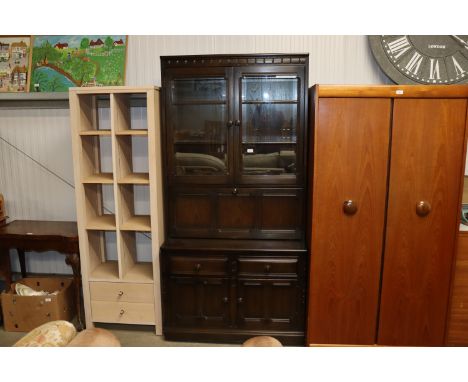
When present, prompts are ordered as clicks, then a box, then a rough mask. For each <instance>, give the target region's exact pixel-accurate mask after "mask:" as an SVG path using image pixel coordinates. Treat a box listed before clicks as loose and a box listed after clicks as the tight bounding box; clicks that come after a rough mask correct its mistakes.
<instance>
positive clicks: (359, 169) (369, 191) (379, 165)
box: [307, 98, 391, 344]
mask: <svg viewBox="0 0 468 382" xmlns="http://www.w3.org/2000/svg"><path fill="white" fill-rule="evenodd" d="M318 102H319V104H318V115H316V117H315V118H316V122H315V132H314V144H315V148H314V150H315V153H314V162H315V165H314V182H313V209H312V224H311V227H312V232H311V236H310V242H309V248H310V250H311V258H310V279H309V280H310V281H309V288H310V289H309V307H308V325H307V341H308V344H374V343H375V340H376V330H377V328H376V323H377V312H378V299H379V283H380V270H381V257H382V242H383V236H384V221H385V201H386V194H387V192H386V188H387V167H388V151H389V135H390V123H391V122H390V119H391V118H390V117H391V100H390V99H384V98H381V99H369V98H321V99H319V101H318Z"/></svg>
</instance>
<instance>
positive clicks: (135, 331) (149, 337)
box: [0, 324, 234, 347]
mask: <svg viewBox="0 0 468 382" xmlns="http://www.w3.org/2000/svg"><path fill="white" fill-rule="evenodd" d="M99 327H101V328H104V329H108V330H110V331H111V332H112V333H114V334H115V335H116V336H117V338H118V339H119V340H120V343H121V344H122V346H124V347H142V346H156V347H163V346H170V347H181V346H186V347H193V346H198V347H203V346H234V345H227V344H205V343H193V342H172V341H165V340H164V337H162V336H157V335H156V334H155V333H154V327H153V326H138V325H110V324H109V325H104V324H102V325H99ZM24 335H25V333H18V332H6V331H5V330H4V329H3V326H0V347H4V346H11V345H13V344H14V343H15V342H16V341H18V340H19V339H20V338H21V337H23V336H24Z"/></svg>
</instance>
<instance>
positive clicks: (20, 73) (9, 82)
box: [0, 36, 31, 92]
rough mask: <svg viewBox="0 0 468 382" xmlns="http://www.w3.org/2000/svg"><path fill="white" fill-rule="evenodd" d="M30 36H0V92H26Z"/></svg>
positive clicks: (27, 86)
mask: <svg viewBox="0 0 468 382" xmlns="http://www.w3.org/2000/svg"><path fill="white" fill-rule="evenodd" d="M30 50H31V36H0V92H27V91H28V89H29V60H30V56H31V55H30Z"/></svg>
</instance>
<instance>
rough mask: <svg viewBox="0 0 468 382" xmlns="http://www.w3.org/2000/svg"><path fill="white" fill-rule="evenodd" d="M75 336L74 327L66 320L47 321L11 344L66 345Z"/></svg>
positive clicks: (18, 345) (16, 345) (34, 345)
mask: <svg viewBox="0 0 468 382" xmlns="http://www.w3.org/2000/svg"><path fill="white" fill-rule="evenodd" d="M75 336H76V329H75V327H74V326H73V324H71V323H70V322H68V321H62V320H59V321H51V322H47V323H45V324H43V325H41V326H38V327H37V328H36V329H33V330H31V331H30V332H29V333H28V334H26V335H25V336H24V337H23V338H21V339H20V340H19V341H18V342H16V343H15V344H14V345H13V346H15V347H20V346H33V347H36V346H67V345H68V343H69V342H70V341H71V340H72V339H73V338H74V337H75Z"/></svg>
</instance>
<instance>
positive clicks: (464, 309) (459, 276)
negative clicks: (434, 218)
mask: <svg viewBox="0 0 468 382" xmlns="http://www.w3.org/2000/svg"><path fill="white" fill-rule="evenodd" d="M456 256H457V259H456V262H455V272H454V277H453V286H452V301H451V305H450V310H449V322H448V329H447V330H448V333H447V344H448V345H464V346H467V345H468V233H466V232H463V233H459V235H458V245H457V252H456Z"/></svg>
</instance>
